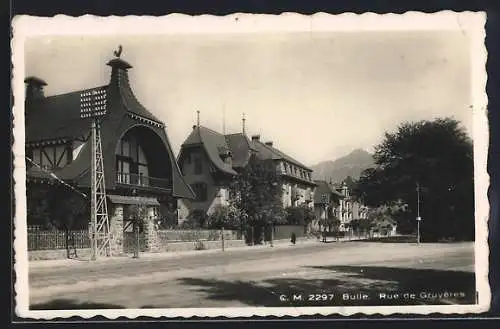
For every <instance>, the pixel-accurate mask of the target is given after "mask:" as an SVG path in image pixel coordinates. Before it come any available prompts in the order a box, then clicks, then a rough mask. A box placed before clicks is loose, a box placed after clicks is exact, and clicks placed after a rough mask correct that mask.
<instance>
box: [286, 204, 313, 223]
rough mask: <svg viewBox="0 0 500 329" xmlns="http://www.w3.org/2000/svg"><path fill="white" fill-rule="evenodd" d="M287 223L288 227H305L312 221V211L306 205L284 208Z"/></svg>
mask: <svg viewBox="0 0 500 329" xmlns="http://www.w3.org/2000/svg"><path fill="white" fill-rule="evenodd" d="M286 212H287V223H288V224H290V225H302V226H307V225H308V224H309V223H310V222H312V221H313V219H314V210H312V209H311V208H310V207H308V206H307V205H305V204H304V205H300V206H291V207H288V208H286Z"/></svg>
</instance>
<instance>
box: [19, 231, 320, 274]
mask: <svg viewBox="0 0 500 329" xmlns="http://www.w3.org/2000/svg"><path fill="white" fill-rule="evenodd" d="M320 243H321V241H320V240H317V239H315V238H314V239H313V238H309V239H306V238H302V239H298V240H297V242H296V245H292V244H291V242H290V240H289V239H286V240H285V239H284V240H276V241H273V247H271V245H270V244H269V243H267V244H261V245H254V246H243V247H232V248H225V250H224V251H222V249H209V250H189V251H164V252H141V253H140V255H139V259H138V260H159V259H172V258H180V257H190V256H196V255H207V256H208V255H210V254H216V253H217V254H220V253H223V252H224V253H230V252H239V251H245V252H246V251H253V250H255V251H257V250H263V249H269V250H270V249H271V248H273V249H277V248H293V247H300V246H308V245H312V244H320ZM133 260H134V258H133V257H132V254H124V255H122V256H111V257H102V258H98V259H97V260H95V261H91V260H90V259H89V258H88V257H85V258H76V259H53V260H33V261H29V262H28V263H29V268H30V269H43V268H52V267H64V266H82V265H88V264H104V263H106V264H109V263H115V264H116V263H121V262H129V261H133Z"/></svg>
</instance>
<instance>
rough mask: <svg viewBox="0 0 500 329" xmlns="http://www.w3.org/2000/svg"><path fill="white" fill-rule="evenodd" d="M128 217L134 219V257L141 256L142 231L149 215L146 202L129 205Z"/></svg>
mask: <svg viewBox="0 0 500 329" xmlns="http://www.w3.org/2000/svg"><path fill="white" fill-rule="evenodd" d="M128 212H129V213H128V217H129V218H130V219H131V220H132V225H133V226H132V228H133V231H134V237H135V241H136V243H135V248H134V258H139V252H140V250H141V242H140V241H141V240H140V231H141V230H143V229H144V224H145V222H146V220H147V216H148V208H147V206H146V205H145V204H134V205H130V206H129V207H128Z"/></svg>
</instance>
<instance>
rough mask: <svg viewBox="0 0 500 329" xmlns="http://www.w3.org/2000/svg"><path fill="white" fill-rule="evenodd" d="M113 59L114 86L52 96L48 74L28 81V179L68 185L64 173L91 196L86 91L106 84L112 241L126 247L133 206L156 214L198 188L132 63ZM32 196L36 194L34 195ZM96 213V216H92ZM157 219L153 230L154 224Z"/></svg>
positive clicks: (40, 186) (39, 184) (46, 185)
mask: <svg viewBox="0 0 500 329" xmlns="http://www.w3.org/2000/svg"><path fill="white" fill-rule="evenodd" d="M107 65H108V66H110V67H111V77H110V81H109V83H108V84H107V85H104V86H99V87H96V88H90V89H85V90H78V91H74V92H70V93H66V94H59V95H54V96H49V97H47V96H45V95H44V92H43V87H44V85H46V83H45V82H44V81H43V80H41V79H39V78H35V77H30V78H27V79H26V80H25V82H26V102H25V111H26V112H25V119H26V156H27V157H28V158H29V159H30V160H31V161H27V177H26V178H27V190H28V191H34V190H40V191H46V190H48V189H51V188H53V187H54V186H57V185H58V184H60V183H59V180H57V179H56V178H55V177H58V178H60V179H61V180H62V181H64V182H65V183H67V184H69V185H71V186H73V187H74V188H75V189H77V190H80V191H82V192H84V193H86V194H87V195H89V192H90V187H91V171H90V170H91V138H90V128H91V119H81V118H80V103H81V95H82V93H91V92H93V91H97V90H105V91H106V109H107V114H106V115H105V116H104V117H103V118H102V119H101V138H102V153H103V159H104V160H103V162H104V174H105V185H106V190H107V196H108V212H109V219H110V225H111V230H112V233H113V241H112V244H113V249H115V250H114V251H116V252H118V253H119V252H121V251H122V250H120V248H121V245H120V244H121V240H123V229H124V221H125V222H126V221H127V220H128V218H124V217H127V208H128V207H129V206H130V205H133V204H138V203H140V204H144V205H147V207H148V215H149V217H150V218H153V217H157V216H160V215H161V214H162V212H163V211H166V209H169V208H170V209H172V207H175V206H176V204H177V200H178V199H180V198H188V199H189V198H193V197H194V194H193V192H192V191H191V189H190V188H189V186H188V185H187V184H186V183H185V181H184V178H183V176H182V175H181V173H180V169H179V167H178V166H177V162H176V161H175V157H174V154H173V152H172V148H171V146H170V142H169V140H168V137H167V134H166V132H165V129H166V125H165V123H164V122H162V121H161V120H159V119H158V118H157V117H156V116H155V115H153V114H152V113H151V112H150V111H149V110H147V109H146V108H145V107H144V106H143V105H142V104H141V103H140V102H139V100H137V98H136V97H135V96H134V92H133V90H132V87H131V86H130V83H129V77H128V70H129V69H131V68H132V66H131V65H130V64H128V63H127V62H125V61H123V60H122V59H120V58H115V59H112V60H110V61H109V62H108V63H107ZM64 78H65V77H64V76H62V80H61V81H60V82H59V83H61V84H64ZM66 78H67V79H71V77H66ZM33 163H34V164H33ZM54 175H55V176H54ZM71 195H74V192H71V190H68V197H69V196H71ZM30 202H36V201H35V200H31V199H28V203H30ZM61 202H64V200H61ZM173 209H175V208H173ZM89 220H90V216H89V217H88V218H86V221H89ZM33 221H36V219H35V218H34V215H33V214H29V215H28V225H30V224H34V225H38V224H40V223H36V222H35V223H34V222H33ZM150 224H151V225H152V223H150ZM151 225H149V224H148V225H146V227H145V229H146V230H151V229H152V227H151ZM149 245H151V246H152V244H150V243H149V242H148V246H149Z"/></svg>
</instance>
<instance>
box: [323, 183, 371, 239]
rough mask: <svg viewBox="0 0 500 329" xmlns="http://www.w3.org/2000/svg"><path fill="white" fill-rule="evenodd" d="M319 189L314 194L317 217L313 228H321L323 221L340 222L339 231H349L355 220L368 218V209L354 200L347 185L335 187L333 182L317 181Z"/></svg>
mask: <svg viewBox="0 0 500 329" xmlns="http://www.w3.org/2000/svg"><path fill="white" fill-rule="evenodd" d="M315 182H316V184H317V185H318V187H317V188H316V190H315V192H314V212H315V215H316V219H315V223H313V228H316V229H318V228H319V221H320V220H321V219H327V218H332V217H333V218H336V219H338V220H339V231H342V232H345V231H348V230H349V225H348V224H349V223H350V222H351V221H352V220H354V219H366V218H368V208H367V207H366V206H365V205H363V204H361V203H360V202H358V201H356V200H354V199H353V198H352V196H351V194H350V191H349V189H348V187H347V185H346V184H344V183H342V184H338V185H334V184H332V183H331V182H330V183H328V182H326V181H320V180H318V181H315Z"/></svg>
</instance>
